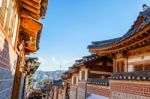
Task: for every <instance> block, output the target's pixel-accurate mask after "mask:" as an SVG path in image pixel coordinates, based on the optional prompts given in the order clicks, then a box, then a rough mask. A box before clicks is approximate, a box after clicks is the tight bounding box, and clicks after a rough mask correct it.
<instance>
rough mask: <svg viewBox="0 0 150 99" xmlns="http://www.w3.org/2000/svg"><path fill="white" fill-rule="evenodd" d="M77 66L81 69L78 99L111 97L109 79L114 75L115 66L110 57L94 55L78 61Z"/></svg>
mask: <svg viewBox="0 0 150 99" xmlns="http://www.w3.org/2000/svg"><path fill="white" fill-rule="evenodd" d="M75 65H76V67H77V68H78V69H79V82H78V92H77V96H78V97H77V99H86V98H89V97H91V98H92V97H93V95H99V96H105V97H106V98H107V97H110V89H109V87H108V85H109V80H108V77H110V76H111V74H112V71H113V67H112V65H113V64H112V60H111V59H110V58H109V57H103V56H102V57H99V56H97V55H96V54H92V55H89V56H85V57H83V58H82V59H81V60H77V61H76V64H75ZM95 88H99V89H100V90H102V91H98V90H95Z"/></svg>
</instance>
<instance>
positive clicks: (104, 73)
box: [89, 70, 112, 75]
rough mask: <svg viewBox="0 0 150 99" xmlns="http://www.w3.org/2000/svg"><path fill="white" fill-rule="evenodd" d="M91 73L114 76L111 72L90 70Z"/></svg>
mask: <svg viewBox="0 0 150 99" xmlns="http://www.w3.org/2000/svg"><path fill="white" fill-rule="evenodd" d="M89 72H90V73H92V74H100V75H111V74H112V73H111V72H103V71H93V70H90V71H89Z"/></svg>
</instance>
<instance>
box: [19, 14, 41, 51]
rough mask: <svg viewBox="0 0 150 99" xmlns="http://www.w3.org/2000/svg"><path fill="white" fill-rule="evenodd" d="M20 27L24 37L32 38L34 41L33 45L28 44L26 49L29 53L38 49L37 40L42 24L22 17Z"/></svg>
mask: <svg viewBox="0 0 150 99" xmlns="http://www.w3.org/2000/svg"><path fill="white" fill-rule="evenodd" d="M21 27H22V31H24V33H25V35H27V36H28V37H32V38H33V40H34V41H35V44H28V46H27V47H26V49H27V50H28V51H31V52H35V51H37V50H38V49H39V40H40V34H41V30H42V24H41V23H39V22H38V21H36V20H34V19H32V18H31V17H22V19H21Z"/></svg>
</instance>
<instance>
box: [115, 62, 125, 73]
mask: <svg viewBox="0 0 150 99" xmlns="http://www.w3.org/2000/svg"><path fill="white" fill-rule="evenodd" d="M124 66H125V62H124V60H121V61H118V62H117V67H116V68H117V72H124Z"/></svg>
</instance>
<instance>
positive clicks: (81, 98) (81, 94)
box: [77, 81, 86, 99]
mask: <svg viewBox="0 0 150 99" xmlns="http://www.w3.org/2000/svg"><path fill="white" fill-rule="evenodd" d="M85 96H86V82H85V81H81V82H79V83H78V91H77V99H85V98H86V97H85Z"/></svg>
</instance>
